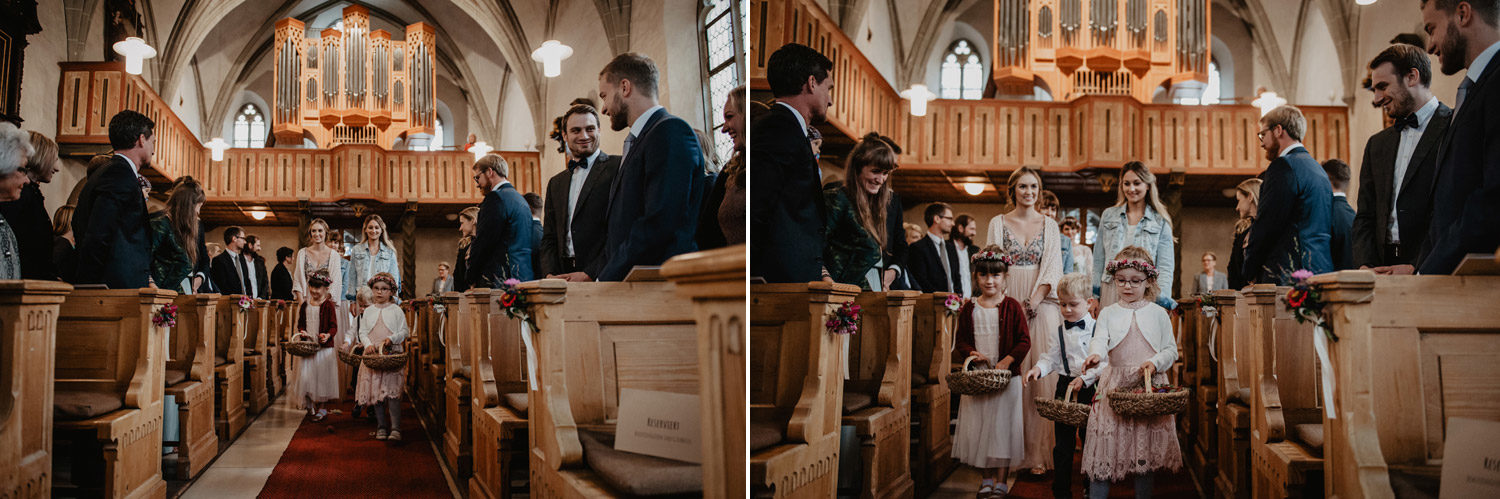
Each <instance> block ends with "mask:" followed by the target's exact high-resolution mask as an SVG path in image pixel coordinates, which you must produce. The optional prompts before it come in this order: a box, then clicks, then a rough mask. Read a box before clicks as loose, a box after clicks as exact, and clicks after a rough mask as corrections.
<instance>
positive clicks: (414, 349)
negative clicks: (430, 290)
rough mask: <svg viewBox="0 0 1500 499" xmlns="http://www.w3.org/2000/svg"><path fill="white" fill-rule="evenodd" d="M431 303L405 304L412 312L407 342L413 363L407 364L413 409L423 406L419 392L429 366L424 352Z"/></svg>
mask: <svg viewBox="0 0 1500 499" xmlns="http://www.w3.org/2000/svg"><path fill="white" fill-rule="evenodd" d="M431 302H432V300H431V299H429V298H418V299H415V300H407V301H406V302H405V305H406V306H407V307H410V309H409V310H410V311H409V312H407V321H406V326H407V329H408V330H409V331H411V334H410V335H408V337H409V338H410V339H409V340H408V341H407V343H408V344H410V345H411V354H410V355H411V357H410V358H411V362H408V363H407V364H406V366H407V367H406V394H407V396H408V398H409V399H410V400H411V404H412V407H413V408H419V407H421V406H422V399H421V394H420V393H418V390H419V389H420V388H421V379H422V378H421V373H422V372H426V371H427V365H426V364H425V363H423V362H422V357H423V354H422V350H423V349H424V348H426V343H427V316H428V313H427V312H428V311H429V310H431V308H432V305H431ZM418 410H420V409H418Z"/></svg>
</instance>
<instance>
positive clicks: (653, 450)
mask: <svg viewBox="0 0 1500 499" xmlns="http://www.w3.org/2000/svg"><path fill="white" fill-rule="evenodd" d="M699 419H700V417H699V414H698V396H697V395H685V394H681V393H670V392H656V391H649V390H636V389H633V388H625V389H622V390H620V417H619V420H618V422H617V424H616V427H615V450H620V451H625V452H634V453H636V454H645V455H648V456H656V457H664V458H667V459H676V460H678V461H687V462H690V463H699V462H703V433H702V432H700V431H699V428H700V427H701V423H702V422H701V421H699Z"/></svg>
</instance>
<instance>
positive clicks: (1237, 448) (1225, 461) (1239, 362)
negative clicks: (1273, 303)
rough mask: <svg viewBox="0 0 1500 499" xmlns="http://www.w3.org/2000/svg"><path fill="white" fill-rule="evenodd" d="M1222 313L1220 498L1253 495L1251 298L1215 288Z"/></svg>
mask: <svg viewBox="0 0 1500 499" xmlns="http://www.w3.org/2000/svg"><path fill="white" fill-rule="evenodd" d="M1214 307H1215V308H1216V309H1217V310H1218V314H1219V331H1218V333H1219V334H1218V337H1217V340H1218V341H1217V343H1218V345H1217V347H1218V352H1219V353H1218V355H1219V369H1218V373H1217V374H1218V376H1217V380H1218V413H1219V415H1218V432H1217V435H1218V437H1217V439H1216V440H1217V442H1216V444H1215V445H1217V447H1218V449H1219V452H1218V474H1217V475H1216V476H1215V478H1214V487H1213V490H1214V493H1215V494H1216V497H1221V498H1240V499H1242V498H1246V497H1250V381H1249V380H1250V374H1249V369H1250V366H1251V365H1253V364H1254V362H1253V360H1254V359H1252V358H1251V357H1250V354H1251V353H1252V352H1251V351H1250V348H1249V335H1250V333H1249V331H1250V312H1249V311H1248V310H1247V309H1248V308H1249V302H1247V301H1246V300H1245V297H1244V296H1243V295H1241V294H1240V293H1239V292H1238V291H1234V290H1229V289H1221V290H1217V291H1214Z"/></svg>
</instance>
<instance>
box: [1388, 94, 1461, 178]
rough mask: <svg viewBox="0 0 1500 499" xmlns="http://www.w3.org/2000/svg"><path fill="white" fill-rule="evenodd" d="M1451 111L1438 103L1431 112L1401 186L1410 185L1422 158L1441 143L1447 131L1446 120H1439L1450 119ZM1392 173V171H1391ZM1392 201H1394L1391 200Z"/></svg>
mask: <svg viewBox="0 0 1500 499" xmlns="http://www.w3.org/2000/svg"><path fill="white" fill-rule="evenodd" d="M1452 116H1453V111H1452V110H1451V109H1449V108H1448V106H1444V105H1443V104H1442V103H1438V108H1437V110H1436V111H1433V112H1432V118H1429V120H1428V122H1427V130H1426V131H1424V132H1422V138H1421V139H1420V140H1419V141H1418V142H1417V148H1416V149H1415V150H1413V151H1412V154H1411V162H1410V163H1408V164H1407V165H1406V175H1405V176H1404V177H1402V179H1401V185H1403V186H1406V185H1411V179H1412V177H1414V176H1416V174H1417V170H1418V169H1420V168H1421V166H1422V158H1425V157H1427V156H1428V155H1429V154H1432V150H1433V148H1435V147H1437V145H1438V143H1439V142H1442V140H1443V135H1445V132H1447V131H1448V120H1446V119H1439V118H1450V117H1452ZM1393 171H1394V170H1393ZM1393 201H1394V200H1393Z"/></svg>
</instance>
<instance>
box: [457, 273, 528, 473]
mask: <svg viewBox="0 0 1500 499" xmlns="http://www.w3.org/2000/svg"><path fill="white" fill-rule="evenodd" d="M500 297H501V293H499V292H494V293H490V296H489V307H488V308H487V309H485V310H484V311H483V315H484V318H483V319H482V321H476V322H478V323H480V324H481V325H482V329H480V330H478V331H475V332H474V333H475V334H471V335H469V338H468V339H469V341H470V344H471V346H470V347H469V351H470V352H473V353H474V357H473V361H474V363H473V365H471V366H470V372H471V373H473V379H472V381H473V390H472V392H473V398H472V400H471V404H472V406H471V407H472V412H473V415H474V416H473V417H474V422H473V433H474V476H473V478H470V479H469V497H470V498H497V497H505V498H508V497H512V496H513V495H515V494H516V493H518V492H524V491H525V488H521V489H513V488H512V486H511V483H512V480H513V478H515V475H516V474H517V473H519V474H520V476H521V477H523V478H524V477H525V476H527V472H526V470H527V457H526V454H527V450H528V449H529V448H530V446H529V444H528V442H529V439H528V438H527V435H526V431H527V422H526V416H527V409H528V408H529V405H530V394H528V393H527V392H528V390H527V379H526V376H527V375H526V350H525V345H524V344H523V340H522V339H521V334H522V332H521V323H522V321H520V320H519V319H512V318H510V317H508V316H507V315H506V314H505V310H504V307H502V306H501V305H500V303H499V301H500Z"/></svg>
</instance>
